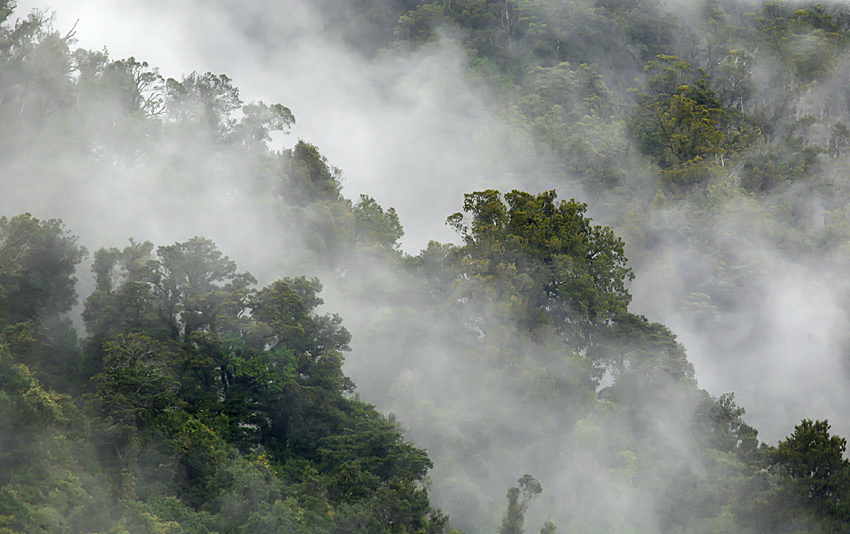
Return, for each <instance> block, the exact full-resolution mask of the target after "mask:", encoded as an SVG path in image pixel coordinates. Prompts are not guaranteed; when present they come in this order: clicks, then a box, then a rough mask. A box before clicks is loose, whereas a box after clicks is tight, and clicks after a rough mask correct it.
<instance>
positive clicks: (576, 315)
mask: <svg viewBox="0 0 850 534" xmlns="http://www.w3.org/2000/svg"><path fill="white" fill-rule="evenodd" d="M556 198H557V195H556V193H555V191H548V192H545V193H541V194H538V195H536V196H535V195H531V194H528V193H524V192H521V191H516V190H514V191H512V192H510V193H507V194H506V195H505V196H504V201H503V200H502V196H501V194H500V193H499V192H498V191H495V190H492V189H491V190H487V191H479V192H475V193H470V194H467V195H465V197H464V205H463V209H464V211H465V212H466V213H467V214H468V215H469V216H470V219H471V220H469V222H467V219H466V218H465V216H464V214H462V213H455V214H454V215H452V216H451V217H449V220H448V223H449V224H450V225H451V226H452V227H454V228H455V230H457V231H458V232H459V233H460V234H461V237H462V238H463V241H464V245H463V246H461V247H458V248H457V249H456V251H455V256H454V262H455V265H457V267H458V268H460V269H461V271H462V272H464V273H465V275H466V276H468V277H471V278H472V279H475V280H477V281H479V282H481V283H483V284H486V285H488V286H491V287H494V288H495V291H496V294H497V295H498V296H499V298H503V299H505V300H507V301H509V302H511V303H512V307H513V315H514V317H515V320H516V321H517V323H518V324H519V326H521V327H522V328H523V329H524V330H526V331H529V332H534V331H537V330H538V329H540V328H545V327H551V328H552V329H553V330H554V331H555V332H556V333H557V334H559V335H560V336H562V337H563V338H564V340H565V342H566V343H567V344H568V345H569V346H570V347H573V348H574V349H576V350H586V349H588V348H589V347H591V346H592V345H594V344H595V343H596V341H597V340H596V337H597V334H598V333H599V331H600V329H603V330H604V329H606V328H607V327H608V326H609V325H610V324H611V322H612V321H613V320H614V319H615V318H616V317H617V316H618V315H619V314H623V313H626V312H627V307H628V304H629V302H630V301H631V295H630V294H629V292H628V290H627V289H626V285H625V284H626V281H627V280H631V279H632V278H633V276H634V275H633V274H632V272H631V269H629V268H628V267H626V261H627V260H626V256H625V253H624V244H623V241H622V239H620V238H619V237H616V236H615V235H614V232H613V231H612V230H611V229H610V228H608V227H602V226H592V225H591V224H590V219H589V218H587V217H585V212H586V211H587V205H586V204H582V203H579V202H576V201H575V200H570V201H569V202H565V201H561V202H556V200H555V199H556Z"/></svg>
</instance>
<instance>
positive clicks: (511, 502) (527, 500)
mask: <svg viewBox="0 0 850 534" xmlns="http://www.w3.org/2000/svg"><path fill="white" fill-rule="evenodd" d="M517 482H518V483H519V487H518V488H517V487H512V488H510V489H508V495H507V497H508V507H507V509H506V510H505V516H504V518H502V526H501V527H499V534H522V533H523V532H525V531H524V530H523V528H522V524H523V522H524V521H525V512H526V510H528V505H529V504H531V501H532V500H533V499H534V498H535V497H537V496H538V495H540V494H541V493H542V492H543V486H541V485H540V483H539V482H537V479H535V478H534V477H533V476H531V475H523V476H522V478H520V479H519V480H517Z"/></svg>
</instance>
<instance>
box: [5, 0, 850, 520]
mask: <svg viewBox="0 0 850 534" xmlns="http://www.w3.org/2000/svg"><path fill="white" fill-rule="evenodd" d="M319 5H320V7H321V10H322V13H323V14H324V15H325V20H326V22H327V24H328V27H329V28H332V29H333V31H336V32H338V33H339V34H340V35H342V36H343V37H344V38H345V39H346V40H348V41H349V42H350V43H351V44H352V46H355V47H358V49H359V50H360V52H361V53H362V54H364V55H365V56H367V57H371V58H375V61H381V58H387V57H395V58H403V57H405V54H409V53H414V52H416V51H418V50H422V49H423V48H427V47H438V46H442V45H441V44H440V43H444V42H446V41H450V42H451V43H453V44H454V45H456V46H458V47H460V48H461V49H462V50H464V53H465V55H466V58H467V59H468V66H469V76H470V78H471V79H474V80H476V83H478V84H479V85H480V87H482V88H484V89H486V91H488V92H489V94H490V95H491V96H492V97H493V98H494V102H496V104H495V105H496V106H497V107H498V108H499V110H500V112H501V114H502V119H503V120H504V122H505V124H507V125H509V127H510V128H514V129H515V131H516V143H517V144H523V143H526V142H527V139H529V138H531V139H534V144H533V146H532V147H531V148H532V150H534V151H536V154H537V158H538V160H539V162H540V164H539V168H537V169H536V170H535V172H537V173H540V175H541V177H544V178H545V180H546V182H547V183H555V184H556V185H557V184H558V183H563V184H570V186H571V187H572V186H573V185H575V184H576V183H579V184H581V186H582V188H583V191H584V192H585V194H586V196H587V198H586V199H578V200H575V199H574V200H568V201H567V200H559V199H558V195H557V193H556V192H555V191H542V192H537V191H534V192H530V193H529V192H523V191H520V190H516V189H515V190H512V191H504V192H500V191H497V190H495V189H492V188H481V189H480V190H477V191H470V192H469V193H468V194H467V195H466V196H465V197H464V198H463V199H460V198H459V199H457V200H458V201H457V204H458V210H459V211H458V212H457V213H455V214H453V215H452V214H449V213H447V214H446V216H447V223H448V224H449V225H450V227H452V228H453V229H454V230H456V231H457V233H458V243H457V244H443V243H438V242H432V243H430V244H429V245H428V247H427V248H426V249H425V250H423V251H422V252H421V253H419V254H417V255H410V254H404V253H402V252H401V251H400V248H399V239H400V238H401V236H402V235H403V228H402V225H401V223H400V219H399V214H397V213H396V212H395V210H393V209H392V208H389V209H385V208H383V207H381V206H380V205H379V204H378V203H377V202H375V200H374V199H373V198H371V197H369V196H366V195H364V196H361V197H360V199H359V200H357V201H352V200H350V199H347V198H345V197H344V196H343V195H342V191H343V189H342V181H341V180H342V171H340V170H339V169H336V168H334V167H333V166H332V165H331V164H330V162H328V161H327V159H326V158H325V157H324V156H322V154H321V152H320V150H319V149H318V148H317V147H316V146H314V145H312V144H310V143H309V142H308V141H305V140H298V141H295V142H293V143H292V146H291V148H289V149H283V150H276V149H273V148H270V147H271V146H272V145H273V143H272V141H271V139H272V136H273V135H278V134H277V132H284V133H285V132H287V131H288V130H289V128H290V127H291V126H292V124H293V123H294V121H295V115H294V114H293V111H292V110H290V109H288V108H287V107H285V106H283V105H281V104H266V103H263V102H253V103H245V102H243V101H242V100H241V98H240V95H239V91H238V89H237V87H236V86H235V85H234V83H233V82H232V80H230V79H229V78H228V77H227V76H226V75H224V74H213V73H205V74H199V73H191V74H187V75H185V76H183V77H182V78H181V79H180V80H177V79H170V78H169V79H164V78H163V77H162V76H160V75H159V73H158V71H157V69H156V68H155V67H152V66H150V65H148V64H147V63H145V62H143V61H138V60H136V59H134V58H127V59H122V60H114V59H113V58H110V57H109V54H108V53H107V52H106V51H91V50H84V49H76V48H74V46H73V44H74V41H73V36H72V35H62V34H60V33H57V32H56V31H54V30H53V29H52V27H51V25H50V21H49V18H47V17H46V16H45V15H43V14H41V13H33V14H30V15H29V16H26V15H21V14H17V13H14V11H13V10H14V5H13V4H12V3H11V2H9V1H8V0H7V1H5V2H2V1H0V13H1V14H2V21H0V22H2V25H0V62H2V63H0V176H2V186H3V190H4V191H3V199H0V215H3V216H4V217H3V218H2V219H0V367H2V369H0V531H2V532H134V533H135V532H311V533H312V532H369V533H381V532H392V533H428V532H434V533H436V532H445V531H449V530H450V529H462V530H463V531H464V532H467V533H468V534H472V533H476V532H494V531H498V532H500V533H501V534H507V533H518V532H522V531H523V525H524V524H525V525H526V526H527V527H528V528H529V529H533V530H536V529H538V528H540V527H542V530H541V532H547V533H550V534H551V532H554V531H555V530H556V529H557V530H560V531H563V532H568V531H574V532H588V533H590V532H618V533H619V532H634V533H638V532H640V533H644V532H646V533H650V532H652V533H654V532H665V533H667V532H669V533H686V532H687V533H697V532H700V533H708V532H741V533H745V532H751V533H756V532H789V533H790V532H844V531H846V530H847V528H848V525H850V462H848V461H847V460H846V459H845V458H844V454H845V449H846V441H845V440H844V439H843V438H840V437H838V436H836V435H834V434H833V432H832V429H831V427H830V425H829V423H828V422H826V421H824V420H812V419H813V418H807V419H804V420H803V421H802V422H801V423H800V424H799V425H797V426H796V427H795V428H793V429H792V428H791V426H790V425H789V426H788V427H787V428H786V429H785V431H784V434H785V435H787V436H788V437H787V438H785V439H784V440H782V441H780V442H779V443H778V444H777V445H776V446H771V445H767V444H763V443H761V442H760V441H759V439H758V433H757V430H756V429H755V428H753V427H752V426H750V425H748V424H746V423H745V422H744V419H743V416H744V414H745V412H744V409H743V408H742V407H739V406H738V405H737V404H736V402H735V397H734V395H733V394H731V393H726V392H718V391H706V390H703V389H700V388H699V386H698V383H697V380H696V378H695V376H698V375H699V370H698V369H697V370H695V368H694V365H693V364H692V363H691V362H690V361H689V359H688V356H687V353H686V350H685V347H684V346H683V345H682V344H681V343H680V342H679V341H678V339H677V337H676V335H675V334H674V333H673V332H672V331H671V329H670V328H668V327H667V326H665V325H663V324H660V323H659V322H655V321H654V320H653V319H652V318H647V317H646V316H644V315H642V314H641V313H638V312H636V311H635V309H634V308H635V306H634V304H633V302H632V301H633V296H632V293H633V291H634V289H635V288H637V289H640V288H641V287H642V286H641V285H640V283H641V276H643V275H646V276H647V277H649V278H650V279H651V280H653V283H654V284H655V285H654V286H652V288H653V290H655V291H658V292H659V294H658V296H657V299H658V300H662V301H664V302H668V303H672V304H670V306H672V307H673V308H675V310H676V312H677V317H678V319H679V321H680V324H681V325H682V326H684V327H687V328H691V329H694V330H702V331H705V332H708V333H710V334H718V336H717V341H716V345H713V346H711V347H710V348H711V349H712V350H714V351H716V352H717V353H722V352H723V350H724V348H726V347H725V346H724V343H725V341H724V340H725V339H728V336H727V337H723V336H721V335H719V334H722V333H724V331H726V330H732V329H733V327H734V326H735V325H734V323H735V321H740V320H741V318H742V317H748V314H749V312H751V311H752V310H753V309H754V308H755V306H754V305H747V303H748V302H749V301H754V302H757V301H760V299H761V298H762V297H763V296H764V295H765V294H767V293H768V288H766V287H762V286H759V285H758V284H757V283H755V282H757V281H759V280H763V278H760V277H759V276H756V275H757V274H758V273H759V272H760V270H762V269H765V268H767V267H768V261H770V262H772V263H770V265H769V266H770V267H771V268H774V269H779V270H782V271H788V270H794V269H805V268H808V267H809V266H811V265H813V264H815V263H816V262H823V263H826V264H828V265H829V266H831V268H832V269H833V270H832V271H831V272H832V276H833V279H834V280H837V281H840V280H841V276H840V275H841V274H842V273H843V270H842V269H843V267H842V265H843V264H842V262H841V260H842V259H843V258H844V254H846V252H845V251H846V245H845V244H846V243H847V227H846V224H845V223H844V222H843V219H844V215H843V214H844V209H845V205H846V201H845V199H846V196H845V189H846V179H845V176H844V172H843V170H844V167H845V166H846V152H847V151H846V145H848V144H850V134H848V133H847V131H848V127H847V124H850V122H847V123H845V120H846V121H850V119H848V118H847V110H845V109H844V106H845V105H846V102H845V98H844V93H843V92H844V91H846V89H845V88H844V87H843V85H842V84H841V83H840V80H841V79H842V78H841V73H843V72H844V71H845V70H846V65H845V62H844V59H843V56H842V53H843V51H844V47H845V45H846V35H845V31H846V30H847V29H848V28H847V27H846V26H847V24H848V20H850V18H848V15H847V14H846V13H844V12H843V11H841V10H840V9H838V8H832V7H824V6H820V5H800V6H789V5H785V4H766V5H764V6H749V5H746V6H745V5H741V4H736V3H734V2H728V3H725V4H721V3H706V4H705V5H700V6H691V7H689V8H681V7H680V8H676V9H673V8H671V7H665V6H663V5H661V4H656V3H653V2H650V1H634V2H623V3H617V2H613V3H612V2H601V1H600V2H579V1H576V2H555V1H546V0H541V1H531V0H529V1H518V0H517V1H514V0H500V1H493V2H491V1H487V0H475V1H473V0H451V1H440V2H417V1H413V2H401V1H397V2H377V1H368V0H363V1H358V2H352V3H345V5H344V6H343V5H342V4H340V3H339V2H334V1H331V0H326V1H323V2H320V4H319ZM17 17H20V18H17ZM295 111H296V112H297V110H295ZM328 127H329V128H330V127H334V125H328ZM526 148H527V147H526ZM403 181H404V177H403V176H402V177H399V182H400V183H401V184H403ZM589 201H592V206H593V208H592V209H593V210H594V211H593V213H594V216H595V217H597V218H599V219H602V220H603V221H604V222H605V223H606V225H597V224H595V223H594V222H593V221H592V220H591V218H590V217H589V216H588V211H589V207H588V204H586V203H585V202H589ZM9 206H15V207H18V206H26V207H27V209H26V211H28V212H30V213H19V212H9V210H10V208H9ZM54 210H55V211H57V212H58V213H52V211H54ZM80 213H83V214H85V217H82V218H81V217H80ZM64 214H70V215H71V216H72V217H74V218H75V219H77V220H81V221H84V222H83V224H84V225H85V228H84V229H83V230H85V232H83V231H80V230H77V229H75V228H71V229H67V228H66V227H65V225H64V224H63V223H62V222H61V221H59V220H57V219H54V218H53V217H60V216H64ZM597 214H598V215H597ZM408 216H411V215H408ZM76 232H79V235H80V237H79V238H77V237H75V233H76ZM187 232H188V235H186V233H187ZM171 235H184V236H185V237H182V238H180V239H178V240H177V241H176V242H172V241H167V242H161V243H153V242H151V241H148V240H147V239H148V236H152V237H153V238H157V237H159V236H171ZM200 235H206V236H208V237H209V236H213V237H216V238H220V240H221V241H223V242H225V243H227V247H228V248H227V250H219V248H218V246H217V245H216V243H215V242H213V241H212V240H211V239H208V238H207V237H199V236H200ZM139 236H142V239H140V240H136V239H137V238H139ZM620 236H622V237H620ZM128 239H129V242H128V241H127V240H128ZM116 240H120V241H121V243H122V244H120V245H118V244H116ZM81 243H85V244H86V245H87V246H88V248H90V249H91V250H90V251H87V250H86V248H85V247H83V246H82V245H81ZM231 247H232V248H233V250H231ZM674 249H675V251H677V252H676V253H675V254H673V253H671V250H674ZM225 252H226V253H227V254H231V255H234V257H237V256H236V254H240V255H244V256H245V261H248V262H250V263H251V265H254V266H257V268H259V269H260V273H259V274H258V276H257V277H255V276H253V275H252V274H250V273H248V272H246V271H241V270H239V268H238V267H237V264H236V262H235V261H234V260H231V259H230V257H228V256H227V255H225ZM237 259H239V258H238V257H237ZM84 266H85V267H90V270H91V275H89V273H88V272H87V269H86V268H83V267H84ZM659 273H661V275H659ZM77 278H79V279H80V284H78V283H77V282H78V280H77ZM258 278H259V281H258ZM320 280H321V282H320ZM658 280H660V283H659V282H658ZM323 284H324V286H323ZM77 285H79V286H80V287H81V288H83V289H79V290H78V289H76V287H77ZM643 287H645V286H643ZM323 290H324V292H323ZM844 291H845V286H844V284H843V282H840V283H836V286H835V292H836V293H838V294H843V292H844ZM78 292H79V293H83V302H82V303H81V306H80V307H78V308H77V311H76V312H73V311H72V310H73V307H74V305H75V304H76V303H77V300H78V296H77V293H78ZM320 294H321V295H322V296H323V297H325V298H327V299H328V301H329V304H331V306H328V307H329V308H330V309H331V311H330V312H328V310H326V309H325V307H324V301H323V298H322V297H320ZM642 309H652V306H651V305H650V304H649V303H648V302H647V300H646V299H645V298H644V301H643V304H642ZM334 311H337V312H341V313H343V314H344V315H343V316H342V317H341V316H340V315H337V314H335V313H333V312H334ZM343 320H344V322H345V324H346V325H353V326H351V328H352V331H353V333H354V336H353V337H352V335H351V334H350V333H349V330H347V328H346V327H345V326H343ZM748 324H751V323H748ZM758 326H759V324H758V323H757V322H755V326H754V327H753V329H752V330H751V331H749V332H747V342H746V343H744V344H743V345H741V344H739V345H736V349H735V350H744V349H746V348H748V347H752V346H755V345H757V344H759V343H760V342H763V341H764V340H765V338H767V337H768V336H769V335H771V334H772V332H771V331H770V329H769V328H766V329H765V330H764V331H762V330H759V328H758ZM709 337H714V336H713V335H712V336H709ZM742 346H743V349H742V348H741V347H742ZM352 349H353V350H352ZM346 352H349V353H350V354H349V356H348V358H349V360H350V361H349V362H348V364H347V365H348V366H349V367H350V369H351V370H352V371H353V373H352V374H356V375H357V377H358V385H359V389H358V390H355V387H354V383H353V382H352V380H351V379H350V378H348V377H347V376H346V374H345V373H344V369H346V367H344V365H343V362H344V358H343V354H344V353H346ZM839 378H840V379H841V380H845V382H846V377H845V376H843V375H842V376H840V377H839ZM355 391H359V392H360V393H359V394H358V393H355ZM361 395H362V397H363V399H362V400H361ZM365 401H368V402H365ZM369 403H375V404H376V405H378V406H379V407H380V408H381V409H382V410H384V409H386V410H392V411H393V412H395V413H396V414H397V415H396V416H384V415H382V414H381V413H380V412H379V411H377V410H376V408H375V407H374V406H373V405H372V404H369ZM747 408H750V407H749V406H747ZM760 409H761V410H770V409H771V407H770V406H762V407H760ZM408 440H412V441H408ZM422 447H424V449H423V448H422ZM426 449H427V452H426ZM514 481H516V487H513V486H514ZM509 486H511V487H509ZM506 489H507V496H505V490H506ZM505 497H507V499H506V498H505ZM432 501H433V504H432ZM439 509H442V510H443V511H444V512H446V513H448V514H449V516H448V517H447V516H446V515H444V513H443V512H441V511H439Z"/></svg>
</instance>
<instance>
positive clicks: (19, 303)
mask: <svg viewBox="0 0 850 534" xmlns="http://www.w3.org/2000/svg"><path fill="white" fill-rule="evenodd" d="M85 255H86V250H85V249H84V248H82V247H80V246H78V245H77V238H76V237H75V236H72V235H71V234H70V233H69V232H68V230H66V229H65V227H64V225H63V224H62V221H59V220H56V219H51V220H48V221H40V220H38V219H36V218H35V217H33V216H32V215H30V214H29V213H25V214H23V215H18V216H17V217H13V218H12V219H7V218H6V217H2V218H0V326H2V325H13V324H17V323H21V322H24V321H30V320H37V319H46V318H47V317H50V316H51V315H55V314H60V313H65V312H67V311H69V310H70V309H71V306H73V305H74V304H76V302H77V293H76V291H75V289H74V285H75V283H76V281H77V280H76V278H74V277H73V274H74V271H75V269H76V265H77V264H78V263H79V262H80V261H82V259H83V258H84V257H85Z"/></svg>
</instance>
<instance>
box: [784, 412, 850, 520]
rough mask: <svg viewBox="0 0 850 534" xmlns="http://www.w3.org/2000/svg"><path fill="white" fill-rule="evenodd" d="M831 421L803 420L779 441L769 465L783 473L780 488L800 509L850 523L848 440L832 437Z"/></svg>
mask: <svg viewBox="0 0 850 534" xmlns="http://www.w3.org/2000/svg"><path fill="white" fill-rule="evenodd" d="M829 429H830V425H829V422H828V421H825V420H824V421H811V420H809V419H803V421H802V422H801V423H800V424H799V425H797V426H795V427H794V433H793V434H791V436H789V437H788V438H786V439H785V440H783V441H781V442H779V446H778V447H776V448H775V449H773V450H772V451H771V452H770V455H769V462H770V463H771V464H772V465H773V466H774V467H775V468H776V469H777V471H778V472H779V474H780V485H781V487H782V489H783V490H784V492H785V493H786V494H787V495H788V496H789V497H790V498H791V500H792V502H793V503H795V504H797V505H798V506H800V505H802V506H803V507H804V508H805V509H808V510H809V511H811V512H815V513H816V514H817V516H819V517H826V518H834V519H836V520H838V521H839V522H841V523H843V524H845V525H847V524H848V523H850V461H848V460H846V459H845V458H844V452H845V451H846V449H847V440H846V439H844V438H842V437H839V436H831V435H830V434H829Z"/></svg>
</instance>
